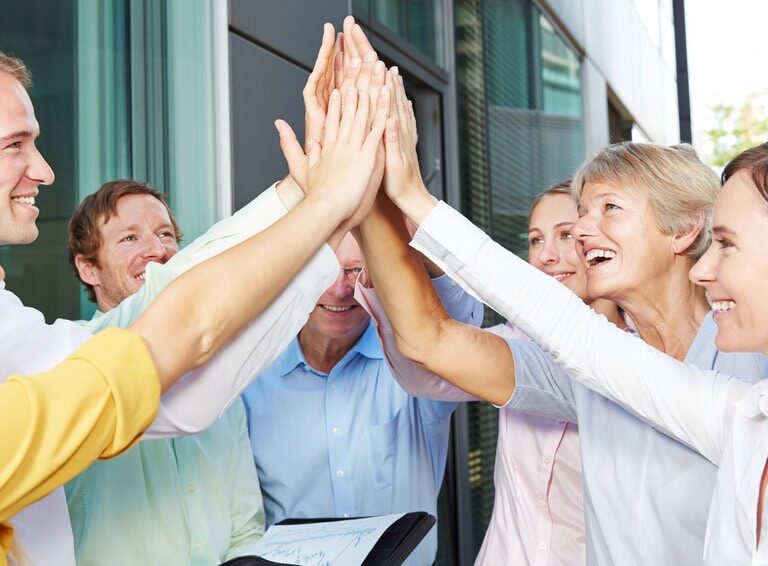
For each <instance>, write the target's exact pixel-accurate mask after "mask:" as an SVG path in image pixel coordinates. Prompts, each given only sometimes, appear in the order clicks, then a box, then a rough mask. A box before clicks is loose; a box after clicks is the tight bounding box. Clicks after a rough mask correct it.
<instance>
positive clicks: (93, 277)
mask: <svg viewBox="0 0 768 566" xmlns="http://www.w3.org/2000/svg"><path fill="white" fill-rule="evenodd" d="M75 267H76V268H77V272H78V273H79V274H80V279H82V280H83V282H84V283H88V285H94V286H95V285H99V284H100V283H101V279H100V278H99V274H98V270H97V269H96V266H95V265H94V264H93V263H91V262H90V261H88V260H87V259H85V257H84V256H83V255H82V254H77V255H76V256H75Z"/></svg>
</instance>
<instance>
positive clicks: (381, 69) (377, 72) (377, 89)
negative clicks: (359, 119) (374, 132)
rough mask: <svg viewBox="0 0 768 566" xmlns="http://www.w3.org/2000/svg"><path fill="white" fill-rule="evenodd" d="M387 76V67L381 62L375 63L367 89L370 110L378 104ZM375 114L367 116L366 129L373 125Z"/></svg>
mask: <svg viewBox="0 0 768 566" xmlns="http://www.w3.org/2000/svg"><path fill="white" fill-rule="evenodd" d="M386 76H387V66H386V65H385V64H384V62H383V61H376V64H375V65H374V67H373V76H372V77H371V85H370V86H369V87H368V93H369V94H370V96H371V108H375V107H376V106H377V105H378V102H379V94H380V93H381V87H382V86H384V83H385V82H386ZM374 116H375V114H374V113H373V112H371V113H370V114H369V115H368V128H369V129H370V127H371V124H372V123H373V118H374Z"/></svg>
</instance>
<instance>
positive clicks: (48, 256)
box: [0, 0, 79, 322]
mask: <svg viewBox="0 0 768 566" xmlns="http://www.w3.org/2000/svg"><path fill="white" fill-rule="evenodd" d="M41 4H45V6H44V7H43V6H41ZM74 29H75V3H74V0H50V1H48V2H7V3H5V4H4V5H3V17H2V18H0V38H1V39H0V49H2V50H3V51H5V52H9V53H12V54H14V55H16V56H17V57H20V58H21V59H22V60H24V62H25V63H26V65H27V66H28V67H29V69H30V71H31V72H32V78H33V81H34V85H33V87H32V89H31V90H30V92H29V95H30V97H31V99H32V103H33V105H34V107H35V113H36V116H37V120H38V122H39V123H40V128H41V135H40V138H39V139H38V144H37V145H38V147H39V148H40V151H41V152H42V154H43V155H44V156H45V158H46V159H47V160H48V162H49V163H50V165H51V167H52V168H53V170H54V172H55V174H56V181H55V183H54V184H53V185H51V186H50V187H44V186H41V187H40V195H39V196H38V197H37V206H38V208H39V209H40V216H39V218H38V221H37V225H38V228H39V230H40V236H39V237H38V239H37V242H35V243H34V244H32V245H25V246H3V247H0V264H2V266H3V267H4V268H5V271H6V285H7V288H8V289H9V290H11V291H13V292H14V293H16V294H17V295H18V296H19V297H20V298H21V300H22V301H24V302H25V303H26V304H29V305H33V306H35V307H37V308H39V309H40V310H42V311H43V313H45V315H46V316H47V318H48V320H49V322H50V321H52V319H53V318H55V317H57V316H65V317H71V318H78V316H79V300H78V297H79V284H78V282H77V281H76V280H75V278H74V277H73V276H72V268H71V267H70V265H69V263H68V261H67V239H66V227H67V222H68V221H69V217H70V215H71V213H72V211H73V209H74V203H75V202H76V201H77V198H78V193H77V184H76V168H75V164H76V144H77V138H76V124H75V105H76V99H77V84H76V81H75V76H76V72H75V69H76V59H77V58H76V37H75V34H74V32H73V30H74Z"/></svg>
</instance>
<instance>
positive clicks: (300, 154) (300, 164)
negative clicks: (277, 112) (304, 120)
mask: <svg viewBox="0 0 768 566" xmlns="http://www.w3.org/2000/svg"><path fill="white" fill-rule="evenodd" d="M275 128H277V132H278V134H280V149H281V150H282V152H283V156H284V157H285V161H286V162H287V163H288V171H290V172H291V176H292V177H293V178H294V179H301V178H303V177H304V175H305V172H304V166H305V162H306V156H305V155H304V150H302V149H301V144H299V140H298V139H296V133H295V132H294V131H293V128H291V127H290V126H289V125H288V123H287V122H285V121H284V120H275Z"/></svg>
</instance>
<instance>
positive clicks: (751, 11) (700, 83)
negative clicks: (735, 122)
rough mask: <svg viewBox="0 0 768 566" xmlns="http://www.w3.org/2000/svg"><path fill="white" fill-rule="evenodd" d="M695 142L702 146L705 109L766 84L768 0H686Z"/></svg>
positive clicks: (735, 99) (706, 121)
mask: <svg viewBox="0 0 768 566" xmlns="http://www.w3.org/2000/svg"><path fill="white" fill-rule="evenodd" d="M685 21H686V34H687V43H688V45H687V47H688V71H689V85H690V90H691V114H692V116H691V118H692V122H693V129H694V134H693V137H694V145H695V146H696V147H697V149H699V150H700V151H702V152H705V151H706V147H705V144H703V143H702V140H703V132H704V131H705V130H706V129H707V127H708V125H709V124H711V112H709V111H708V108H709V107H711V106H713V105H715V104H717V103H723V104H740V103H741V102H743V101H744V99H745V98H746V96H747V94H749V93H750V92H752V91H762V90H766V89H768V57H766V55H768V47H767V46H766V35H768V0H686V2H685Z"/></svg>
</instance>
